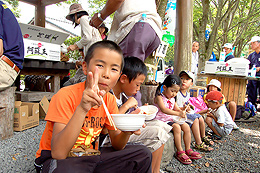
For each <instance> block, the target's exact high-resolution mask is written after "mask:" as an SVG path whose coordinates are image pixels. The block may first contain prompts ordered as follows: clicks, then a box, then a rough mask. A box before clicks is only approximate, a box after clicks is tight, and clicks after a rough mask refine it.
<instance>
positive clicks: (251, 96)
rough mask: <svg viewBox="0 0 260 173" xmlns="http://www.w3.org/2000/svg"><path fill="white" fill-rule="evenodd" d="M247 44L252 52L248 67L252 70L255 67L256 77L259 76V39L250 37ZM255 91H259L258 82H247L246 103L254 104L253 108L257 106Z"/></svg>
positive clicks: (259, 83) (259, 84)
mask: <svg viewBox="0 0 260 173" xmlns="http://www.w3.org/2000/svg"><path fill="white" fill-rule="evenodd" d="M249 44H251V48H252V49H253V50H254V52H253V53H251V54H250V55H249V56H248V58H247V59H248V60H249V61H250V64H249V66H250V68H252V67H253V65H255V66H256V76H260V72H259V70H260V37H259V36H254V37H252V39H251V41H250V42H249ZM257 90H258V91H260V82H259V81H256V80H249V81H248V84H247V93H248V101H249V102H251V103H252V104H254V105H255V106H257V105H256V100H257Z"/></svg>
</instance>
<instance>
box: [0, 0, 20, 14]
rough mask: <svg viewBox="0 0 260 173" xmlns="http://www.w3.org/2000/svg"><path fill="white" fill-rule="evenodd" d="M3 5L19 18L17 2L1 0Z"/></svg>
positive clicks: (16, 0) (15, 0)
mask: <svg viewBox="0 0 260 173" xmlns="http://www.w3.org/2000/svg"><path fill="white" fill-rule="evenodd" d="M2 1H3V2H4V3H5V4H7V5H8V6H9V8H10V10H11V11H12V12H13V13H14V15H15V16H16V17H18V18H19V17H20V16H21V14H20V12H21V10H20V9H19V8H18V6H19V2H18V0H2Z"/></svg>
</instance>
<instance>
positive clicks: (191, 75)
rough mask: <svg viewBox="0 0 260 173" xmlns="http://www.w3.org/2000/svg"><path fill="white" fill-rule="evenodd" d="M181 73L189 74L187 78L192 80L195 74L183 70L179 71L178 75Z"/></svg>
mask: <svg viewBox="0 0 260 173" xmlns="http://www.w3.org/2000/svg"><path fill="white" fill-rule="evenodd" d="M183 73H185V74H187V75H188V76H189V78H191V79H192V81H194V78H195V76H194V74H193V73H192V72H191V71H188V70H183V71H181V72H180V74H179V77H181V76H182V74H183Z"/></svg>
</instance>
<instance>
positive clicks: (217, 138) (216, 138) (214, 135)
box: [211, 134, 222, 140]
mask: <svg viewBox="0 0 260 173" xmlns="http://www.w3.org/2000/svg"><path fill="white" fill-rule="evenodd" d="M211 139H213V140H221V139H222V137H221V136H219V135H216V134H213V135H212V136H211Z"/></svg>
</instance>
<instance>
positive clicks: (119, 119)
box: [111, 114, 146, 131]
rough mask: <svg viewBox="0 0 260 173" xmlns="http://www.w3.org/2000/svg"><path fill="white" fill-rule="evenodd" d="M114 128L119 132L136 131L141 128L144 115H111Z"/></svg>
mask: <svg viewBox="0 0 260 173" xmlns="http://www.w3.org/2000/svg"><path fill="white" fill-rule="evenodd" d="M111 116H112V117H113V120H114V123H115V125H116V127H117V128H118V129H119V130H121V131H136V130H139V129H141V128H142V126H143V124H144V121H145V117H146V115H145V114H111Z"/></svg>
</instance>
